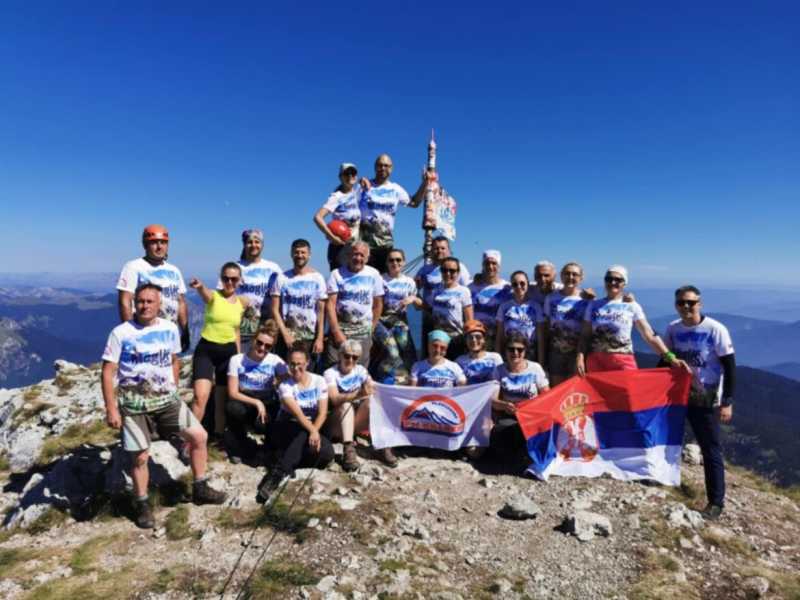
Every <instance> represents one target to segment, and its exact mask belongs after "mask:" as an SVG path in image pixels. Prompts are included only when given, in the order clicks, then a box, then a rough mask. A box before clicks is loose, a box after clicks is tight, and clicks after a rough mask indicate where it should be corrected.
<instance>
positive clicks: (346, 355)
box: [342, 354, 358, 360]
mask: <svg viewBox="0 0 800 600" xmlns="http://www.w3.org/2000/svg"><path fill="white" fill-rule="evenodd" d="M342 356H343V357H344V358H346V359H347V360H358V354H342Z"/></svg>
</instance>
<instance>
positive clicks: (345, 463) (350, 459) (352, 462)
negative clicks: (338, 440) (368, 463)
mask: <svg viewBox="0 0 800 600" xmlns="http://www.w3.org/2000/svg"><path fill="white" fill-rule="evenodd" d="M358 466H359V462H358V454H356V447H355V446H354V445H353V442H350V443H349V444H345V445H344V449H343V451H342V469H344V471H345V472H346V473H352V472H353V471H357V470H358Z"/></svg>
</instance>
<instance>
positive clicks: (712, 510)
mask: <svg viewBox="0 0 800 600" xmlns="http://www.w3.org/2000/svg"><path fill="white" fill-rule="evenodd" d="M700 515H701V516H702V517H703V518H704V519H705V520H706V521H716V520H717V519H719V518H720V516H721V515H722V507H721V506H720V505H719V504H712V503H711V502H709V503H708V504H706V507H705V508H704V509H703V510H702V511H700Z"/></svg>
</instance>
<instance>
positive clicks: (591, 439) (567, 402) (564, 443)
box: [556, 392, 598, 462]
mask: <svg viewBox="0 0 800 600" xmlns="http://www.w3.org/2000/svg"><path fill="white" fill-rule="evenodd" d="M588 404H589V396H588V394H582V393H580V392H573V393H572V394H569V395H568V396H566V397H565V398H564V399H563V400H562V401H561V404H560V405H559V410H560V411H561V415H562V416H563V418H564V421H563V425H562V426H561V428H560V430H559V432H558V439H557V441H556V448H557V450H558V453H559V454H560V455H561V457H562V458H563V459H564V460H577V461H581V462H590V461H591V460H592V459H594V457H595V456H597V452H598V442H597V431H596V429H595V426H594V418H593V417H592V415H590V414H587V412H586V407H587V406H588Z"/></svg>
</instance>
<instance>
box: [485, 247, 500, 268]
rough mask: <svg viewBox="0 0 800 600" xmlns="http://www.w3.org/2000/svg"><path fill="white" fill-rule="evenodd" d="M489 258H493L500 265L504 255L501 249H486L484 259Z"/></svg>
mask: <svg viewBox="0 0 800 600" xmlns="http://www.w3.org/2000/svg"><path fill="white" fill-rule="evenodd" d="M487 258H488V259H490V260H493V261H494V262H496V263H497V264H498V265H499V264H500V263H501V262H502V260H503V255H502V254H500V250H485V251H484V252H483V260H486V259H487Z"/></svg>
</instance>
